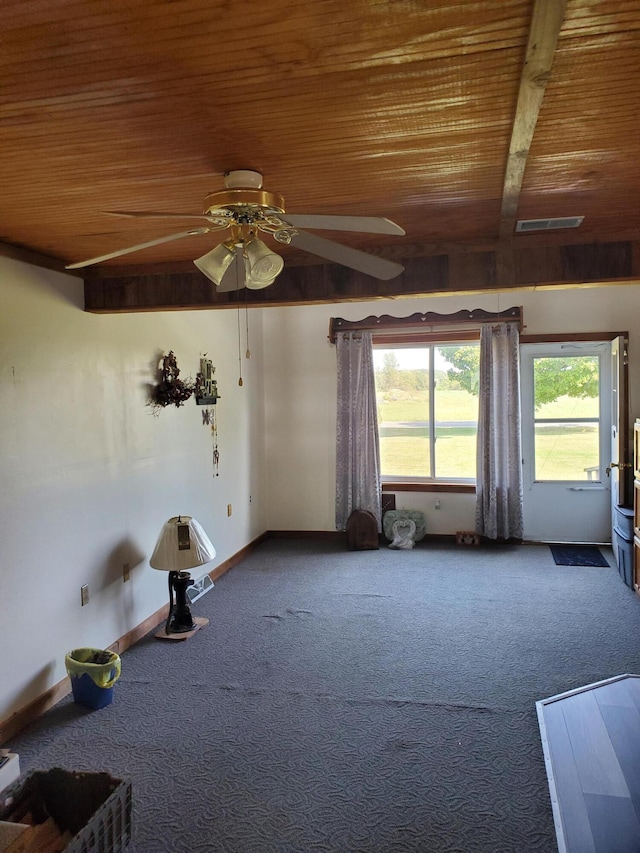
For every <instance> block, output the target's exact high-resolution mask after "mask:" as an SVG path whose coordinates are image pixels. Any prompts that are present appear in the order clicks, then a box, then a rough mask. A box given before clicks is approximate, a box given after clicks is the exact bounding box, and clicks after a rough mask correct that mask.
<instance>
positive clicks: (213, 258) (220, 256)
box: [193, 243, 235, 284]
mask: <svg viewBox="0 0 640 853" xmlns="http://www.w3.org/2000/svg"><path fill="white" fill-rule="evenodd" d="M234 258H235V248H234V247H233V246H228V245H227V244H226V243H220V245H219V246H216V247H215V249H212V250H211V251H210V252H207V254H206V255H202V257H201V258H196V259H195V261H194V262H193V263H194V264H195V265H196V266H197V267H198V269H199V270H200V272H201V273H203V274H204V275H206V277H207V278H208V279H211V281H213V282H214V283H215V284H220V282H221V281H222V279H223V277H224V274H225V273H226V271H227V270H228V269H229V267H230V266H231V262H232V261H233V259H234Z"/></svg>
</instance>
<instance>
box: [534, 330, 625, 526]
mask: <svg viewBox="0 0 640 853" xmlns="http://www.w3.org/2000/svg"><path fill="white" fill-rule="evenodd" d="M521 383H522V400H521V402H522V451H523V486H524V506H523V512H524V537H525V539H530V540H533V541H541V542H610V541H611V495H610V479H609V477H608V476H607V467H610V466H609V463H610V461H611V460H610V455H611V424H612V384H611V344H610V343H609V342H608V341H607V342H603V343H582V342H567V343H565V344H560V343H558V344H523V345H522V347H521Z"/></svg>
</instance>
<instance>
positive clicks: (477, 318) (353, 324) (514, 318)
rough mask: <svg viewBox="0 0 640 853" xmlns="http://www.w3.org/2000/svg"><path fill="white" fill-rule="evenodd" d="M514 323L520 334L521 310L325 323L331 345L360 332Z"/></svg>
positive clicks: (336, 319)
mask: <svg viewBox="0 0 640 853" xmlns="http://www.w3.org/2000/svg"><path fill="white" fill-rule="evenodd" d="M498 322H499V323H518V327H519V329H520V331H522V329H523V312H522V308H521V307H513V308H507V309H506V310H505V311H485V310H484V309H483V308H474V309H473V310H472V311H465V310H462V311H456V312H455V313H454V314H437V313H436V312H435V311H427V312H426V313H424V314H422V313H420V312H419V311H418V312H416V313H415V314H411V315H409V316H408V317H391V316H390V315H389V314H383V315H382V316H381V317H375V316H373V315H371V316H369V317H365V318H364V320H345V319H343V318H342V317H332V318H331V320H330V321H329V340H330V341H331V343H332V344H335V342H336V333H337V332H351V331H357V330H362V329H383V330H385V331H387V330H391V329H407V330H409V329H412V330H414V329H417V328H420V326H428V325H435V324H440V325H443V326H444V325H451V324H456V323H457V324H461V325H464V324H471V323H473V324H475V325H477V324H479V323H498Z"/></svg>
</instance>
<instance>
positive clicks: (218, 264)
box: [66, 169, 405, 291]
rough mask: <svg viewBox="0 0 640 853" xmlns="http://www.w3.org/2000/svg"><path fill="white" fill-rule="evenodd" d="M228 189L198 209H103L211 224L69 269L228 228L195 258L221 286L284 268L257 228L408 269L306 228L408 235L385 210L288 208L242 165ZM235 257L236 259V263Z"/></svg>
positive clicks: (363, 261) (368, 270)
mask: <svg viewBox="0 0 640 853" xmlns="http://www.w3.org/2000/svg"><path fill="white" fill-rule="evenodd" d="M224 177H225V189H224V190H219V191H218V192H214V193H209V194H208V195H207V196H206V197H205V206H204V211H203V212H202V213H200V214H194V213H167V212H163V211H150V210H137V211H123V210H115V211H105V213H107V214H108V215H110V216H123V217H127V218H130V219H198V220H200V221H202V220H205V221H206V222H207V223H208V224H207V226H205V227H202V228H192V229H190V230H189V231H180V232H178V233H176V234H169V235H167V236H165V237H160V238H158V239H157V240H150V241H148V242H146V243H139V244H138V245H136V246H130V247H128V248H126V249H118V250H116V251H115V252H111V253H109V254H106V255H101V256H100V257H97V258H89V259H88V260H86V261H79V262H77V263H73V264H68V265H67V267H66V269H79V268H81V267H87V266H91V265H92V264H97V263H101V262H102V261H108V260H111V259H112V258H117V257H120V256H121V255H126V254H129V253H132V252H137V251H139V250H141V249H146V248H149V247H151V246H157V245H159V244H160V243H165V242H168V241H170V240H178V239H181V238H182V237H190V236H201V235H203V234H208V233H211V232H215V231H222V230H225V229H227V228H228V229H230V230H231V235H230V237H228V238H227V239H226V240H224V241H223V242H222V243H220V244H218V245H217V246H215V247H214V248H213V249H212V250H211V251H209V252H207V253H206V254H205V255H202V257H200V258H196V259H195V260H194V264H195V265H196V266H197V267H198V269H199V270H200V271H201V272H202V273H203V275H205V276H206V277H207V278H209V279H210V280H211V281H213V282H214V283H215V285H216V286H217V288H218V290H220V291H231V290H239V289H241V288H243V287H248V288H249V289H254V290H256V289H261V288H263V287H268V286H269V285H270V284H273V282H274V281H275V279H276V277H277V276H278V275H279V274H280V272H281V271H282V268H283V266H284V260H283V259H282V258H281V257H280V256H279V255H277V254H276V253H275V252H272V251H271V250H270V249H269V248H268V246H266V244H265V243H263V242H262V240H260V238H259V237H258V232H262V233H264V234H268V235H269V236H270V237H273V239H274V240H275V241H276V242H277V243H281V244H283V245H292V246H294V247H296V248H299V249H302V250H303V251H306V252H310V253H311V254H313V255H318V256H319V257H321V258H325V259H326V260H329V261H333V262H334V263H338V264H342V265H343V266H346V267H350V268H351V269H354V270H358V271H359V272H363V273H365V274H366V275H370V276H373V277H374V278H378V279H381V280H383V281H387V280H389V279H392V278H395V277H396V276H398V275H400V273H401V272H403V271H404V267H403V266H402V264H398V263H396V262H395V261H390V260H387V259H386V258H381V257H378V256H377V255H373V254H370V253H368V252H362V251H360V250H359V249H352V248H351V247H349V246H345V245H344V244H342V243H335V242H334V241H332V240H327V239H326V238H324V237H318V236H316V235H315V234H309V233H307V232H306V231H305V230H303V229H306V228H311V229H321V230H325V231H353V232H360V233H366V234H389V235H404V233H405V231H404V229H403V228H401V227H400V226H399V225H396V223H395V222H392V221H391V220H389V219H386V218H385V217H383V216H344V215H340V214H293V213H286V210H285V204H284V197H283V196H282V195H280V193H274V192H269V191H268V190H263V189H262V175H261V174H260V172H255V171H253V170H251V169H238V170H234V171H231V172H227V173H226V174H225V176H224ZM234 261H235V263H234Z"/></svg>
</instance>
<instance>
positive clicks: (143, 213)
mask: <svg viewBox="0 0 640 853" xmlns="http://www.w3.org/2000/svg"><path fill="white" fill-rule="evenodd" d="M102 212H103V213H106V215H107V216H124V217H126V218H127V219H209V218H210V217H208V216H207V214H206V213H165V212H160V211H157V210H103V211H102ZM218 218H219V217H218Z"/></svg>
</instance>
